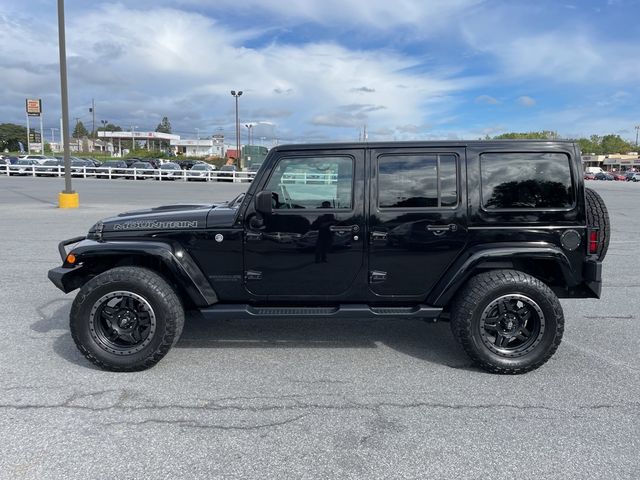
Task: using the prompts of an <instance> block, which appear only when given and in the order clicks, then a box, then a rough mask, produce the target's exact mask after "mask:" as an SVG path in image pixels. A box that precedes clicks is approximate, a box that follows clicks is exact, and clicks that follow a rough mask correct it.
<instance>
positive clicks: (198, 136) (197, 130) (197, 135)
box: [196, 128, 200, 141]
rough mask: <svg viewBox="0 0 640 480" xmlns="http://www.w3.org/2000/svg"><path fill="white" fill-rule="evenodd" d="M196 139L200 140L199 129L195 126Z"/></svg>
mask: <svg viewBox="0 0 640 480" xmlns="http://www.w3.org/2000/svg"><path fill="white" fill-rule="evenodd" d="M196 140H198V141H199V140H200V129H199V128H196Z"/></svg>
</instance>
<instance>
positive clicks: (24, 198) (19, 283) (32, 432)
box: [0, 177, 640, 479]
mask: <svg viewBox="0 0 640 480" xmlns="http://www.w3.org/2000/svg"><path fill="white" fill-rule="evenodd" d="M61 186H62V182H61V181H59V180H57V179H47V178H38V179H31V178H15V177H12V178H6V177H0V205H2V207H3V210H2V211H3V213H4V215H3V220H2V222H1V223H0V231H1V233H2V237H1V238H2V247H3V248H2V249H0V268H1V269H2V273H3V275H2V288H1V289H0V300H1V305H2V306H3V308H2V310H0V328H1V331H2V333H3V335H2V336H0V351H2V352H3V359H4V361H3V362H2V363H0V439H1V440H0V446H1V449H0V452H2V453H1V454H0V479H5V478H7V479H73V478H81V479H86V478H91V479H120V478H123V479H134V478H135V479H144V478H149V479H165V478H166V479H175V478H202V479H213V478H225V479H227V478H257V479H269V478H273V479H282V478H296V479H306V478H340V479H351V478H353V479H363V478H366V479H372V478H384V479H389V478H456V479H467V478H468V479H475V478H492V479H503V478H504V479H507V478H508V479H512V478H518V479H543V478H563V479H566V478H575V479H585V478H607V479H618V478H620V479H637V478H640V460H639V455H638V451H640V421H639V418H640V400H639V398H640V361H639V360H640V353H639V352H640V349H639V348H638V347H639V346H640V345H639V340H638V339H639V338H640V326H639V325H638V320H639V315H640V314H639V313H638V305H639V304H640V302H639V301H638V299H639V298H640V281H639V280H640V274H639V273H638V260H637V254H636V253H635V252H634V250H635V248H636V244H637V239H638V237H639V235H640V218H639V217H638V215H637V211H635V210H634V209H637V206H638V205H640V186H638V185H636V184H630V183H621V182H589V183H588V186H591V187H592V188H595V189H597V190H598V191H599V192H600V193H601V194H602V195H603V197H604V198H605V200H606V201H607V205H608V207H609V209H610V212H611V215H612V221H613V239H612V243H611V247H610V251H609V254H608V256H607V260H606V262H605V266H604V275H605V284H604V294H603V300H600V301H597V300H573V301H562V305H563V308H564V310H565V317H566V321H567V325H566V332H565V337H564V340H563V343H562V344H561V346H560V348H559V350H558V352H557V353H556V355H555V356H554V357H553V358H552V359H551V361H550V362H549V363H548V364H547V365H545V366H544V367H542V368H541V369H539V370H537V371H535V372H532V373H529V374H526V375H521V376H513V377H511V376H496V375H490V374H487V373H484V372H481V371H478V370H475V369H473V368H472V367H471V365H470V362H469V360H468V359H467V357H466V356H465V355H464V353H463V352H462V351H461V350H460V348H459V347H458V346H457V345H456V344H455V342H454V340H453V339H452V338H451V335H450V333H449V327H448V324H446V323H437V324H430V323H425V322H419V321H409V320H396V321H393V320H392V321H388V320H387V321H377V320H361V321H357V320H356V321H353V320H351V321H344V320H335V319H334V320H322V321H319V320H295V319H273V320H268V321H264V320H261V321H257V320H247V321H236V320H232V319H230V320H227V321H224V322H207V321H205V320H203V319H202V318H200V317H199V316H197V315H194V314H192V315H189V317H188V320H187V324H186V326H185V330H184V333H183V336H182V339H181V340H180V342H179V343H178V344H177V345H176V347H174V348H173V349H172V351H171V352H170V353H169V354H168V355H167V356H166V357H165V358H164V359H163V360H162V361H161V362H160V363H159V364H158V365H157V366H156V367H155V368H153V369H151V370H148V371H145V372H138V373H127V374H116V373H110V372H103V371H100V370H98V369H96V368H94V367H93V366H92V365H91V364H89V363H88V362H87V361H85V359H84V358H83V357H82V356H81V355H80V353H79V352H78V351H77V350H76V348H75V346H74V345H73V342H72V340H71V336H70V334H69V329H68V325H67V323H68V314H69V308H70V304H71V301H72V300H73V296H74V293H71V294H69V295H66V296H65V295H63V294H62V293H61V292H59V291H58V290H57V289H56V288H55V287H54V286H53V285H52V284H50V282H49V281H48V280H47V278H46V271H47V270H48V269H49V268H51V267H52V266H55V265H57V264H58V263H59V258H58V254H57V249H56V245H57V242H58V241H60V240H62V239H64V238H69V237H72V236H75V235H79V234H82V233H84V232H86V230H87V229H88V228H89V226H91V225H92V224H93V223H94V222H95V221H96V220H98V219H99V218H102V217H104V216H107V215H111V214H113V213H117V212H120V211H124V210H132V209H134V208H138V207H139V208H143V207H146V206H154V205H159V204H168V203H175V202H180V203H187V202H209V201H218V200H224V199H228V198H231V197H233V196H234V195H235V194H236V193H238V192H239V191H240V189H241V188H245V187H246V186H243V185H233V184H231V185H222V184H220V185H218V184H214V185H210V184H183V183H172V184H171V185H169V184H165V183H162V184H160V183H159V182H136V183H134V182H128V181H114V182H106V181H99V180H77V181H75V185H74V186H75V188H76V189H77V190H78V191H79V192H80V198H81V206H82V208H80V209H79V210H77V211H63V210H58V209H56V208H54V207H53V206H52V204H53V203H54V202H55V198H56V195H57V192H58V191H59V189H60V188H61ZM107 187H108V188H107ZM632 207H633V208H632Z"/></svg>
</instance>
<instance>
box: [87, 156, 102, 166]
mask: <svg viewBox="0 0 640 480" xmlns="http://www.w3.org/2000/svg"><path fill="white" fill-rule="evenodd" d="M85 160H88V161H90V162H91V163H92V164H93V166H94V167H99V166H101V165H102V162H101V161H100V160H97V159H95V158H92V157H87V158H85Z"/></svg>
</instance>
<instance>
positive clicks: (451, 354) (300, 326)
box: [176, 312, 475, 370]
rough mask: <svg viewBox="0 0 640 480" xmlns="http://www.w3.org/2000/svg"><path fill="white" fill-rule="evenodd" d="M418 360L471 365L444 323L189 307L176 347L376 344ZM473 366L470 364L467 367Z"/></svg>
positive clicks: (294, 346)
mask: <svg viewBox="0 0 640 480" xmlns="http://www.w3.org/2000/svg"><path fill="white" fill-rule="evenodd" d="M379 345H385V346H387V347H389V348H392V349H394V350H396V351H397V352H400V353H403V354H406V355H409V356H411V357H414V358H416V359H419V360H423V361H427V362H432V363H437V364H441V365H445V366H447V367H451V368H460V369H467V368H472V366H471V365H472V364H471V361H470V360H469V358H468V357H467V356H466V355H465V353H464V352H463V351H462V349H461V347H460V346H459V345H458V344H457V343H456V342H455V340H454V339H453V337H452V335H451V332H450V330H449V324H448V323H447V322H439V323H435V324H434V323H432V322H426V321H423V320H414V319H411V320H407V319H383V320H369V319H363V320H357V319H349V320H344V319H331V318H329V319H308V318H273V319H256V320H224V321H212V320H207V319H205V318H204V317H202V316H201V315H200V314H199V313H198V312H189V314H188V315H187V320H186V322H185V326H184V330H183V332H182V337H181V338H180V341H179V342H178V343H177V345H176V348H209V349H216V348H283V349H286V348H363V349H364V348H378V346H379ZM472 369H473V370H475V368H472Z"/></svg>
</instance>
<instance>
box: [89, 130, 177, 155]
mask: <svg viewBox="0 0 640 480" xmlns="http://www.w3.org/2000/svg"><path fill="white" fill-rule="evenodd" d="M98 137H100V138H104V139H105V140H106V142H107V143H108V144H109V145H110V148H109V147H107V150H108V151H111V152H112V153H113V154H114V155H119V156H121V155H122V153H123V146H122V144H123V142H124V144H125V146H124V148H125V149H129V147H130V146H131V139H133V140H134V141H135V142H136V147H139V146H143V147H144V148H145V149H147V150H160V149H161V148H162V144H163V143H164V144H165V145H169V144H170V143H171V142H173V141H174V140H180V135H173V134H171V133H161V132H136V131H135V130H132V131H128V132H125V131H122V132H111V131H107V132H98Z"/></svg>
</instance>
